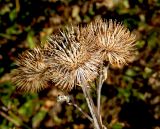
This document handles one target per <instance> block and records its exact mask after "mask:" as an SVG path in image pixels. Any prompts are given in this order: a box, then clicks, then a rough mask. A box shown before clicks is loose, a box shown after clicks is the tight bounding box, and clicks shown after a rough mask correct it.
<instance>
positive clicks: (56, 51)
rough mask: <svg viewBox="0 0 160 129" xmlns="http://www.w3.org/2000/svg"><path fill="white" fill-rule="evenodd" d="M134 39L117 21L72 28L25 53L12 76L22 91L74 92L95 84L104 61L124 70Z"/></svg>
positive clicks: (128, 60)
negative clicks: (50, 86) (76, 89)
mask: <svg viewBox="0 0 160 129" xmlns="http://www.w3.org/2000/svg"><path fill="white" fill-rule="evenodd" d="M135 39H136V38H135V35H134V34H132V33H130V31H129V30H128V29H127V28H125V27H124V26H123V25H122V24H121V23H118V22H116V21H112V20H109V21H103V20H101V19H100V20H97V21H95V22H92V23H91V24H89V25H87V26H85V27H78V26H75V27H74V26H70V27H68V28H66V29H65V30H64V31H59V33H58V34H56V35H52V36H50V37H49V38H48V40H47V44H45V45H44V46H43V47H41V48H40V47H37V48H35V49H33V50H31V51H27V52H24V53H23V54H22V55H21V56H20V58H19V60H18V63H17V65H18V66H19V67H18V68H17V69H16V70H15V71H14V73H13V82H14V83H16V85H17V87H18V88H19V89H20V90H25V91H39V90H41V89H43V88H46V87H48V86H49V85H50V84H49V82H50V81H52V83H54V84H55V86H57V87H59V88H62V89H66V90H71V89H72V88H73V87H74V86H76V85H80V86H83V84H84V83H85V84H86V83H88V82H90V81H93V80H94V79H95V78H96V77H97V76H98V75H99V70H100V65H101V64H102V63H103V61H109V63H111V64H113V65H117V66H119V67H120V66H123V65H125V64H127V63H128V62H130V61H131V59H130V57H131V56H132V55H133V51H134V46H135V43H134V42H135Z"/></svg>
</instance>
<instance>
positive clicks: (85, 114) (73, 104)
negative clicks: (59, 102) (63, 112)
mask: <svg viewBox="0 0 160 129" xmlns="http://www.w3.org/2000/svg"><path fill="white" fill-rule="evenodd" d="M68 104H69V105H72V106H74V107H75V108H77V109H78V110H79V111H80V112H81V113H82V114H83V115H84V116H85V117H86V118H88V119H89V120H90V121H91V122H93V119H92V118H91V117H90V116H89V115H88V114H87V113H85V112H84V111H83V110H82V108H80V107H79V106H78V105H77V104H75V103H72V102H68Z"/></svg>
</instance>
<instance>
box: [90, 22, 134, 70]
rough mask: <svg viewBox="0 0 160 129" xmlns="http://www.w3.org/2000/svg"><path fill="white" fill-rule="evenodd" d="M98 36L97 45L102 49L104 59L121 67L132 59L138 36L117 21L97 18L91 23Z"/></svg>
mask: <svg viewBox="0 0 160 129" xmlns="http://www.w3.org/2000/svg"><path fill="white" fill-rule="evenodd" d="M90 28H91V30H92V31H93V32H94V33H95V35H96V36H97V40H98V42H96V44H95V47H98V48H99V49H101V52H102V55H103V57H104V60H107V61H109V62H110V63H111V64H113V65H116V66H118V67H121V66H123V65H125V64H127V63H128V62H130V61H132V59H133V58H132V57H133V55H134V51H135V40H136V36H135V35H134V34H132V33H130V31H129V30H128V29H127V28H126V27H125V26H124V25H122V24H121V23H119V22H117V21H112V20H109V21H103V20H102V19H99V20H96V21H95V22H93V23H91V24H90Z"/></svg>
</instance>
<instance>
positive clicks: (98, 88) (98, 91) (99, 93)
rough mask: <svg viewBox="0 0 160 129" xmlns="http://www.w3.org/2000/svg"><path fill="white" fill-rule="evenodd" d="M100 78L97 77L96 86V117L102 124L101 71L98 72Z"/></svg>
mask: <svg viewBox="0 0 160 129" xmlns="http://www.w3.org/2000/svg"><path fill="white" fill-rule="evenodd" d="M100 72H101V73H100V76H99V82H98V85H97V110H98V116H99V117H100V122H101V124H102V117H101V90H102V85H103V82H102V76H103V75H102V69H101V71H100Z"/></svg>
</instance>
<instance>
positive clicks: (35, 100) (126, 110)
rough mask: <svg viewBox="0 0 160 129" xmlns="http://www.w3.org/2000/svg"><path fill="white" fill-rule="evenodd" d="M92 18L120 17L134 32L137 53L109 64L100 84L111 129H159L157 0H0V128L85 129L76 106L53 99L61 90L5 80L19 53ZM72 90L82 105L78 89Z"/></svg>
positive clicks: (86, 125)
mask: <svg viewBox="0 0 160 129" xmlns="http://www.w3.org/2000/svg"><path fill="white" fill-rule="evenodd" d="M97 17H102V18H104V19H110V18H111V19H117V20H118V21H122V22H123V23H124V24H125V25H126V26H127V27H128V28H129V29H130V30H131V31H133V32H134V33H135V34H136V35H137V37H138V40H137V56H136V58H135V60H134V62H133V63H132V64H129V65H128V66H126V67H124V68H123V69H116V68H110V69H109V76H108V79H107V80H106V82H105V84H104V86H103V89H102V102H103V111H102V116H103V120H104V121H105V123H106V124H108V127H109V128H110V129H160V0H123V1H121V0H91V1H85V0H77V1H76V0H48V1H47V0H39V1H31V0H21V1H20V0H5V1H4V0H0V129H51V128H52V129H70V128H71V129H72V128H73V129H88V128H91V125H90V124H89V121H88V120H87V119H86V118H84V116H82V115H81V113H80V112H78V110H76V109H75V108H74V107H72V106H68V105H66V104H60V103H57V102H56V96H57V95H58V94H59V93H61V91H58V90H57V89H55V88H53V89H47V90H45V91H42V92H40V93H29V94H25V93H19V92H18V91H16V90H15V86H14V85H13V84H12V83H11V82H10V79H11V77H10V72H11V71H12V69H14V68H15V67H16V66H15V64H14V62H15V60H16V58H17V57H18V54H19V53H21V52H22V51H24V50H26V49H28V48H33V47H34V46H35V45H36V44H39V43H40V42H41V41H42V42H44V41H45V39H46V36H48V35H50V34H54V33H55V32H56V31H57V30H58V29H59V28H60V27H64V26H65V25H68V24H71V23H72V24H82V25H83V24H86V23H89V22H90V21H92V20H93V19H95V18H97ZM69 94H71V95H74V96H75V99H76V102H77V103H78V104H79V105H80V106H81V108H82V109H84V110H87V105H85V104H84V102H85V100H84V98H83V94H82V92H81V90H80V89H79V88H77V89H74V90H73V91H72V92H71V93H69Z"/></svg>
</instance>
